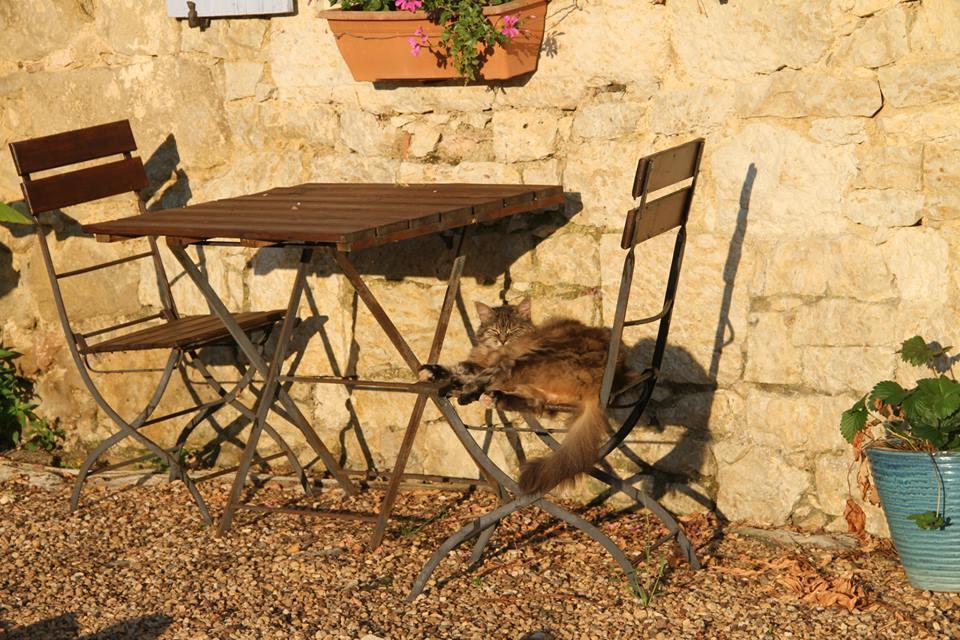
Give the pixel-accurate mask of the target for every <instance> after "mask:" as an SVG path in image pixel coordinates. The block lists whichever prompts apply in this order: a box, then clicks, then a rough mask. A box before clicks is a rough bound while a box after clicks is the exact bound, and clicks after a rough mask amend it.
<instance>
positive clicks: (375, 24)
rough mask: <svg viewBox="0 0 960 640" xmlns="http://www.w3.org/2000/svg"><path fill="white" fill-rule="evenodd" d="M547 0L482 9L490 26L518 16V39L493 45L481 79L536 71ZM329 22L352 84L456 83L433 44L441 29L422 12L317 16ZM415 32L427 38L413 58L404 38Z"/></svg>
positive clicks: (333, 12) (515, 0)
mask: <svg viewBox="0 0 960 640" xmlns="http://www.w3.org/2000/svg"><path fill="white" fill-rule="evenodd" d="M547 2H548V0H513V2H507V3H505V4H500V5H495V6H491V7H484V9H483V13H484V15H485V16H487V19H488V20H490V21H491V22H492V23H493V25H494V26H495V27H499V25H500V24H501V23H503V18H504V16H508V15H516V16H519V17H520V21H521V22H520V34H519V35H517V36H514V37H513V38H511V39H510V41H509V42H508V43H506V44H505V45H502V46H501V45H497V46H495V47H494V48H493V51H492V52H491V53H490V54H489V56H488V57H487V59H486V60H485V62H484V64H483V67H482V68H481V70H480V79H483V80H505V79H507V78H513V77H515V76H519V75H523V74H525V73H530V72H531V71H535V70H536V68H537V60H538V59H539V57H540V45H541V43H542V42H543V32H544V22H545V19H546V13H547ZM320 16H321V17H323V18H326V19H327V21H328V22H329V23H330V30H331V31H332V32H333V35H334V38H336V41H337V47H339V49H340V54H341V55H342V56H343V59H344V60H345V61H346V63H347V66H348V67H349V68H350V72H351V73H352V74H353V79H354V80H365V81H374V80H441V79H449V78H457V77H459V74H458V73H457V71H456V69H454V66H453V62H452V60H450V59H449V57H448V56H446V55H445V54H444V52H443V51H442V50H441V49H442V48H441V47H439V45H438V44H437V43H438V42H439V40H440V34H441V32H442V31H443V28H442V27H441V26H440V25H436V24H433V23H432V22H430V21H429V20H428V19H427V14H426V13H424V12H422V11H413V12H411V11H342V10H339V9H331V10H328V11H321V12H320ZM418 28H420V29H422V30H423V33H424V34H426V36H427V37H428V38H429V41H430V43H431V44H430V46H429V47H427V46H424V47H423V48H422V49H421V50H420V53H419V55H412V54H411V52H410V44H409V43H408V42H407V39H408V38H410V37H411V36H413V34H414V33H415V32H416V31H417V29H418Z"/></svg>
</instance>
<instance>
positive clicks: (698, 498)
mask: <svg viewBox="0 0 960 640" xmlns="http://www.w3.org/2000/svg"><path fill="white" fill-rule="evenodd" d="M660 504H662V505H663V506H664V508H666V509H667V510H668V511H669V512H670V513H673V514H676V515H689V514H692V513H707V512H709V511H713V496H712V493H711V491H709V490H708V489H707V488H706V487H704V486H702V485H700V484H697V483H696V482H688V483H683V484H681V483H671V484H669V485H667V490H666V491H665V492H664V494H663V495H662V496H660Z"/></svg>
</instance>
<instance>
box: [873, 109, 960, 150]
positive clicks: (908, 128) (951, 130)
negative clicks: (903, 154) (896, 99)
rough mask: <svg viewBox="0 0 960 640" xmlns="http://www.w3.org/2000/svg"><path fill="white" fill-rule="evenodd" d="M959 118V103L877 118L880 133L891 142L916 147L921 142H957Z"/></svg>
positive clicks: (906, 110)
mask: <svg viewBox="0 0 960 640" xmlns="http://www.w3.org/2000/svg"><path fill="white" fill-rule="evenodd" d="M958 118H960V103H957V102H953V103H950V102H947V103H942V104H930V105H925V106H922V107H915V108H909V109H905V110H895V109H891V110H889V113H887V110H886V109H885V110H884V112H882V113H880V114H877V117H876V121H877V127H878V129H879V130H881V131H883V132H884V133H885V134H886V135H887V137H888V138H890V139H900V140H903V141H905V142H907V143H910V144H913V143H916V142H917V141H918V140H934V141H946V140H953V141H955V140H958V139H960V130H958V128H957V127H956V126H955V124H954V123H956V122H957V119H958Z"/></svg>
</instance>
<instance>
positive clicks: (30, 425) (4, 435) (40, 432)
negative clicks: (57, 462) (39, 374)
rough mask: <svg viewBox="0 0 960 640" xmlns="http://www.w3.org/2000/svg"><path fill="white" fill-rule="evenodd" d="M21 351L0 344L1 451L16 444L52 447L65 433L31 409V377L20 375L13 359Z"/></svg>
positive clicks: (25, 446) (32, 398)
mask: <svg viewBox="0 0 960 640" xmlns="http://www.w3.org/2000/svg"><path fill="white" fill-rule="evenodd" d="M20 355H21V354H19V353H17V352H16V351H11V350H9V349H5V348H4V347H3V345H0V451H2V450H5V449H12V448H13V447H16V446H17V445H19V444H22V445H23V447H24V448H25V449H30V450H36V449H43V450H44V451H53V450H54V449H56V448H57V447H58V446H59V440H60V439H62V438H63V436H64V433H63V431H61V430H60V429H57V428H55V427H51V426H50V424H49V423H48V422H47V420H46V418H41V417H40V416H38V415H37V414H36V412H35V411H34V409H36V408H37V405H36V404H34V403H33V400H34V399H35V398H36V393H35V391H34V385H33V381H32V380H30V379H29V378H27V377H26V376H24V375H21V373H20V371H19V370H18V369H17V366H16V364H15V362H14V361H15V360H16V359H17V358H19V357H20Z"/></svg>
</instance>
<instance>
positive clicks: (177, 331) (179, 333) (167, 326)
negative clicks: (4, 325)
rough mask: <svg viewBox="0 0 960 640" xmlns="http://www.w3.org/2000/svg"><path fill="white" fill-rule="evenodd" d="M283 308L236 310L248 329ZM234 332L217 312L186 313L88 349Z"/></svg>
mask: <svg viewBox="0 0 960 640" xmlns="http://www.w3.org/2000/svg"><path fill="white" fill-rule="evenodd" d="M283 314H284V311H283V310H276V311H253V312H245V313H238V314H235V315H234V316H233V317H234V319H236V321H237V324H239V325H240V327H241V328H242V329H244V330H245V331H248V330H251V329H256V328H258V327H263V326H266V325H269V324H271V323H274V322H276V321H278V320H280V319H281V318H282V317H283ZM229 336H230V332H229V331H228V330H227V328H226V327H225V326H224V324H223V322H222V321H221V320H220V318H218V317H217V316H214V315H206V316H184V317H182V318H178V319H176V320H172V321H170V322H164V323H163V324H158V325H156V326H153V327H148V328H146V329H141V330H140V331H134V332H132V333H128V334H126V335H122V336H117V337H115V338H110V339H109V340H104V341H103V342H98V343H97V344H94V345H89V346H87V347H85V348H84V349H83V352H84V353H106V352H115V351H142V350H146V349H169V348H173V347H181V348H186V347H192V346H199V345H203V344H208V343H210V342H215V341H217V340H221V339H224V338H228V337H229Z"/></svg>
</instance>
